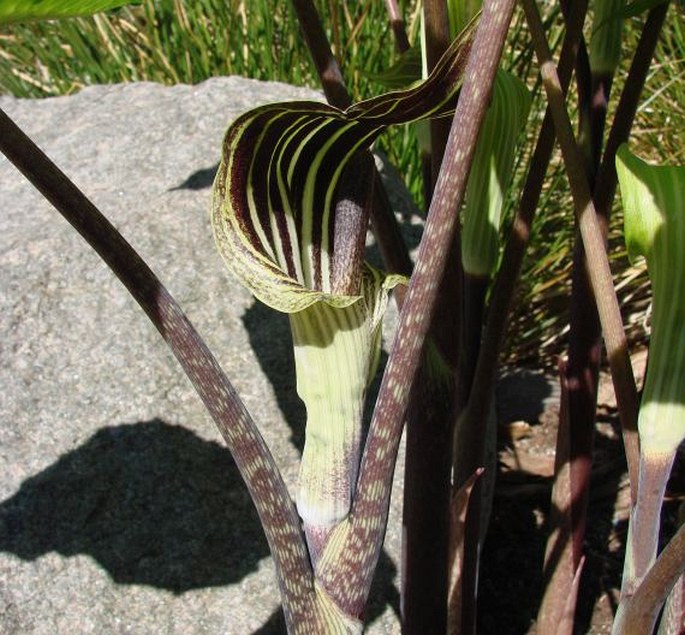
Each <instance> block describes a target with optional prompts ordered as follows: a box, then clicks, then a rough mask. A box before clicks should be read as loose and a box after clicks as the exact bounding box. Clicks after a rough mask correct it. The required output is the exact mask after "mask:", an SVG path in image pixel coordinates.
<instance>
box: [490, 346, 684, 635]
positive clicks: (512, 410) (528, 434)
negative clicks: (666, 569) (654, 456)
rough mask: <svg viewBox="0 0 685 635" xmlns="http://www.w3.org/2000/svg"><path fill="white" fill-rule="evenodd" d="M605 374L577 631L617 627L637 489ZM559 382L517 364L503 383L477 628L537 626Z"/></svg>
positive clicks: (667, 516) (528, 629)
mask: <svg viewBox="0 0 685 635" xmlns="http://www.w3.org/2000/svg"><path fill="white" fill-rule="evenodd" d="M644 358H645V356H644V354H641V355H638V356H636V358H635V359H634V366H635V369H636V375H637V376H638V379H639V380H640V379H641V377H642V372H641V371H642V368H643V367H644ZM600 381H601V385H600V391H599V400H598V401H599V409H598V423H597V427H596V435H595V446H594V457H593V477H592V486H591V493H590V500H589V505H588V521H587V530H586V537H585V544H584V555H585V565H584V569H583V573H582V578H581V583H580V589H579V597H578V603H577V609H576V632H577V633H610V632H611V624H612V621H613V616H614V613H615V610H616V606H617V603H618V597H619V591H620V583H621V574H622V568H623V557H624V551H625V540H626V532H627V525H628V516H629V504H630V490H629V484H628V477H627V473H626V465H625V458H624V453H623V443H622V440H621V433H620V426H619V422H618V415H617V411H616V403H615V398H614V395H613V388H612V385H611V380H610V378H609V377H608V375H606V374H605V373H603V374H602V377H601V380H600ZM557 384H558V382H557V381H556V380H555V379H554V378H552V377H549V376H545V375H542V374H540V373H534V372H530V373H527V372H523V373H522V372H521V371H517V372H516V373H515V374H513V375H512V376H510V377H506V378H505V379H504V380H503V381H501V382H500V385H499V388H498V395H497V400H498V404H499V412H498V419H499V424H500V425H499V449H498V475H497V479H498V480H497V485H496V488H495V495H494V501H493V509H492V514H491V518H490V524H489V528H488V534H487V538H486V541H485V544H484V546H483V551H482V560H481V574H480V587H479V616H478V629H477V632H478V633H479V634H484V635H489V634H492V635H495V634H496V635H509V634H510V635H523V634H528V633H531V634H532V633H536V632H537V631H536V628H535V619H536V614H537V611H538V609H539V606H540V601H541V597H542V592H543V575H542V570H543V560H544V553H545V545H546V540H547V532H548V527H547V517H548V512H549V505H550V503H549V501H550V492H551V486H552V480H553V472H554V453H555V444H556V432H557V428H558V423H559V389H558V385H557ZM521 404H526V405H525V407H524V406H522V405H521ZM680 458H681V460H680V461H679V462H677V464H676V468H675V470H674V475H673V478H672V479H671V483H670V485H669V494H668V498H669V500H668V501H667V503H666V505H665V509H664V523H663V525H664V527H663V530H664V534H665V537H666V536H668V535H670V534H672V532H673V531H674V530H675V527H676V516H677V509H678V505H679V503H680V502H681V501H682V500H683V498H685V497H684V496H683V492H685V478H684V477H685V469H683V468H682V464H683V463H685V461H682V456H681V457H680ZM539 635H545V634H542V633H541V634H539Z"/></svg>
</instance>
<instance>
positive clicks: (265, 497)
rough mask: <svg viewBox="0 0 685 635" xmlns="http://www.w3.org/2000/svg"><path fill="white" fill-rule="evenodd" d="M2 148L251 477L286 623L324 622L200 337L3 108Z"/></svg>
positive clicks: (302, 560) (301, 558) (301, 555)
mask: <svg viewBox="0 0 685 635" xmlns="http://www.w3.org/2000/svg"><path fill="white" fill-rule="evenodd" d="M0 150H1V151H2V152H3V153H4V154H5V156H6V157H7V158H8V159H9V160H10V161H11V162H12V163H13V164H14V165H15V166H16V167H17V168H18V169H19V171H20V172H22V174H24V176H26V178H27V179H28V180H29V181H30V182H31V183H32V185H34V186H35V187H36V189H38V191H40V193H41V194H42V195H43V196H44V197H45V198H46V199H47V200H48V201H49V202H50V203H51V204H52V205H54V206H55V207H56V208H57V210H58V211H59V212H60V213H61V214H62V215H63V216H64V217H65V218H66V219H67V220H68V221H69V223H71V225H72V226H73V227H74V229H76V231H78V232H79V234H81V236H82V237H83V238H84V239H85V240H86V242H87V243H88V244H89V245H90V246H91V247H92V248H93V249H94V250H95V251H96V252H97V253H98V255H99V256H100V257H101V258H102V259H103V260H104V261H105V262H106V263H107V265H108V266H109V267H110V269H112V271H113V272H114V273H115V275H116V276H117V278H119V280H121V282H122V283H123V284H124V286H125V287H126V289H127V290H128V291H129V292H130V293H131V295H132V296H133V297H134V298H135V300H136V301H137V302H138V304H140V306H141V307H142V309H143V310H144V311H145V313H146V315H147V316H148V318H149V319H150V321H151V322H152V323H153V324H154V326H155V327H156V328H157V330H158V331H159V333H160V334H161V336H162V338H163V339H164V341H165V342H166V343H167V344H168V345H169V347H170V348H171V350H172V351H173V353H174V355H175V356H176V359H177V360H178V361H179V363H180V364H181V366H182V368H183V370H184V371H185V372H186V374H187V375H188V377H189V378H190V380H191V382H192V383H193V386H194V387H195V389H196V390H197V392H198V394H199V395H200V398H201V399H202V401H203V403H204V404H205V406H206V407H207V410H208V411H209V413H210V415H211V416H212V418H213V419H214V422H215V424H216V426H217V428H218V429H219V432H220V433H221V435H222V437H223V438H224V440H225V441H226V445H227V446H228V448H229V450H230V451H231V454H232V456H233V458H234V459H235V462H236V465H237V466H238V469H239V470H240V473H241V475H242V477H243V479H244V480H245V483H246V485H247V488H248V490H249V492H250V495H251V497H252V500H253V501H254V503H255V506H256V507H257V511H258V512H259V516H260V519H261V522H262V527H263V528H264V533H265V534H266V537H267V540H268V542H269V547H270V549H271V552H272V554H273V557H274V562H275V565H276V571H277V575H278V580H279V585H280V589H281V597H282V600H283V610H284V613H285V617H286V623H287V624H289V625H291V626H292V625H294V624H300V623H301V624H307V623H309V624H312V623H315V622H316V619H317V618H316V612H317V610H316V606H315V590H314V583H313V572H312V568H311V564H310V562H309V557H308V554H307V551H306V546H305V543H304V536H303V534H302V531H301V529H300V521H299V518H298V516H297V511H296V510H295V507H294V505H293V503H292V501H291V499H290V495H289V494H288V490H287V488H286V485H285V482H284V481H283V479H282V477H281V474H280V472H279V471H278V468H277V466H276V463H275V462H274V459H273V457H272V455H271V453H270V452H269V449H268V447H267V446H266V444H265V442H264V440H263V438H262V436H261V435H260V433H259V430H258V429H257V426H256V424H255V423H254V421H253V420H252V418H251V416H250V414H249V412H248V411H247V409H246V408H245V406H244V404H243V403H242V401H241V400H240V398H239V396H238V394H237V393H236V391H235V389H234V388H233V386H232V385H231V383H230V381H229V380H228V378H227V377H226V376H225V374H224V373H223V371H222V370H221V368H220V367H219V364H218V362H217V361H216V359H215V358H214V357H213V355H212V354H211V352H210V351H209V349H208V348H207V346H206V344H205V343H204V341H203V340H202V339H201V337H200V335H199V334H198V333H197V331H196V330H195V329H194V327H193V326H192V324H191V323H190V322H189V321H188V319H187V318H186V316H185V315H184V314H183V312H182V311H181V308H180V307H179V306H178V304H177V303H176V301H175V300H174V298H173V297H172V296H171V294H170V293H169V292H168V291H167V289H166V288H165V287H164V286H163V285H162V283H161V282H160V281H159V280H158V278H157V277H156V276H155V274H154V273H153V272H152V271H151V269H150V268H149V267H148V266H147V264H146V263H145V262H144V261H143V260H142V259H141V258H140V256H139V255H138V254H137V253H136V251H135V250H134V249H133V248H132V247H131V246H130V245H129V244H128V242H126V240H125V239H124V238H123V237H122V236H121V234H120V233H119V232H118V231H117V230H116V229H115V228H114V226H113V225H112V224H111V223H110V222H109V221H108V220H107V219H106V218H105V217H104V216H103V215H102V214H101V213H100V211H99V210H98V209H97V208H96V207H95V206H94V205H93V203H92V202H91V201H90V200H89V199H88V198H86V196H85V195H84V194H83V193H82V192H81V191H80V190H79V189H78V188H77V187H76V186H75V185H74V184H73V183H72V182H71V181H70V180H69V179H68V177H67V176H66V175H65V174H64V173H63V172H62V171H61V170H60V169H59V168H58V167H57V166H56V165H55V164H54V163H53V162H52V161H51V160H50V159H49V158H48V157H47V156H46V155H45V154H44V153H43V152H42V151H41V150H40V149H39V148H38V147H37V146H36V145H35V144H34V143H33V141H31V139H30V138H29V137H27V136H26V135H25V134H24V133H23V132H22V131H21V130H20V129H19V128H18V127H17V126H16V124H14V123H13V122H12V121H11V119H10V118H9V117H8V116H7V115H6V114H5V113H4V112H3V111H2V110H0Z"/></svg>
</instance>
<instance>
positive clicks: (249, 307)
mask: <svg viewBox="0 0 685 635" xmlns="http://www.w3.org/2000/svg"><path fill="white" fill-rule="evenodd" d="M302 98H320V97H319V96H318V95H317V94H316V93H312V92H311V91H307V90H303V89H295V88H292V87H288V86H284V85H279V84H267V83H259V82H254V81H250V80H245V79H239V78H222V79H214V80H210V81H208V82H205V83H203V84H201V85H199V86H192V87H191V86H175V87H171V88H166V87H162V86H158V85H154V84H131V85H115V86H101V87H92V88H87V89H85V90H83V91H82V92H80V93H78V94H76V95H74V96H71V97H64V98H54V99H45V100H35V101H34V100H15V99H12V98H9V97H0V106H1V107H2V108H3V109H4V110H5V111H6V112H7V113H8V114H9V115H10V116H11V117H12V118H13V119H14V120H15V121H16V122H17V123H18V124H19V125H20V126H21V127H22V128H23V129H24V130H25V131H26V132H27V133H28V134H29V135H30V136H31V137H32V138H33V139H34V140H35V141H37V142H38V143H39V144H40V145H41V147H42V148H43V149H44V150H45V151H46V152H47V153H48V155H49V156H50V157H52V158H53V160H55V161H56V162H57V163H58V165H60V167H61V168H62V169H63V170H64V171H65V172H66V173H67V174H68V175H69V176H70V177H71V178H72V179H73V180H74V181H75V182H76V183H77V184H78V185H79V186H80V187H81V188H82V189H83V190H84V191H85V192H86V194H87V195H88V196H89V197H91V198H92V200H93V201H94V202H95V203H96V205H98V207H99V208H100V209H101V210H102V211H103V212H104V213H105V214H106V215H107V216H108V218H109V219H110V220H111V221H112V222H113V223H114V224H115V225H116V226H117V227H118V228H119V229H120V231H121V232H122V233H123V235H124V236H125V237H126V238H127V239H128V240H129V241H130V242H131V243H132V244H133V246H134V247H135V248H136V249H137V250H138V251H139V253H140V254H141V255H142V256H143V257H144V258H145V259H146V260H147V261H148V263H149V264H150V265H151V266H152V268H153V270H154V271H155V272H157V274H158V275H159V277H160V278H161V279H162V281H163V282H164V283H165V284H166V285H167V286H168V288H169V289H170V290H171V292H172V293H173V294H174V295H175V296H176V298H177V299H178V300H179V302H180V303H181V305H182V306H183V307H184V309H185V310H186V312H187V314H188V316H189V317H190V319H191V321H193V322H194V324H195V325H196V327H197V328H198V329H199V331H200V333H201V334H202V335H203V336H204V337H205V338H206V340H207V342H208V344H209V346H210V348H211V349H212V350H213V351H214V352H215V353H216V355H217V357H218V359H219V361H220V363H221V364H222V365H223V367H224V368H225V370H226V372H227V374H228V376H229V377H230V378H231V380H232V381H233V382H234V383H235V385H236V387H237V389H238V391H239V393H240V395H241V396H242V398H243V399H244V401H245V403H246V404H247V406H248V408H249V409H250V411H251V412H252V413H253V415H254V416H255V418H256V419H257V421H258V422H259V425H260V429H261V431H262V434H263V435H264V437H265V438H266V441H267V442H268V444H269V445H270V447H271V448H272V450H273V453H274V455H275V457H276V459H277V461H278V463H279V465H280V466H281V468H282V470H283V472H284V475H285V478H286V480H287V482H288V483H289V485H290V486H291V488H292V486H293V485H294V483H295V481H296V477H297V469H298V457H299V451H298V445H300V444H301V442H302V424H303V417H304V412H303V408H302V406H301V405H300V402H299V400H298V398H297V396H296V394H295V390H294V379H293V374H292V354H291V352H290V348H289V345H288V326H287V321H286V320H285V319H284V318H283V316H281V315H277V314H274V313H272V312H270V311H268V310H266V309H265V308H263V307H261V306H259V305H257V303H256V302H255V301H254V300H253V298H252V297H251V296H250V294H249V293H248V292H247V291H245V290H244V289H242V288H241V287H240V286H238V285H237V284H236V283H235V282H234V281H233V280H232V279H231V278H230V277H229V274H228V273H227V271H226V270H225V268H224V266H223V264H222V262H221V260H220V258H219V256H218V255H217V253H216V250H215V249H214V245H213V240H212V237H211V231H210V226H209V221H208V213H207V210H208V201H209V185H210V183H211V179H212V176H213V171H214V169H215V166H216V164H217V162H218V159H219V147H220V143H221V139H222V136H223V133H224V131H225V129H226V127H227V125H228V123H229V122H230V121H231V120H232V119H234V118H235V117H236V116H237V115H238V114H239V113H241V112H243V111H245V110H247V109H248V108H250V107H253V106H255V105H258V104H259V103H264V102H268V101H277V100H283V99H302ZM386 339H387V338H386ZM0 413H1V414H0V416H1V418H2V421H1V423H0V633H3V634H13V633H17V634H18V633H21V634H35V635H38V634H46V635H47V634H50V635H55V634H65V635H66V634H70V635H71V634H81V633H83V634H86V633H97V634H99V635H109V634H114V633H117V634H124V633H131V634H133V633H135V634H142V633H169V634H171V633H179V634H180V633H183V634H201V633H212V634H215V633H226V634H243V633H279V632H282V629H283V626H282V622H281V618H280V609H279V598H278V592H277V587H276V581H275V577H274V571H273V567H272V563H271V560H270V558H269V554H268V550H267V546H266V542H265V540H264V537H263V534H262V532H261V529H260V527H259V523H258V520H257V517H256V514H255V513H254V511H253V508H252V505H251V502H250V500H249V498H248V496H247V494H246V492H245V489H244V487H243V485H242V482H241V481H240V477H239V475H238V473H237V470H236V469H235V468H234V466H233V464H232V461H231V458H230V455H229V454H228V452H227V450H226V449H225V447H224V445H223V443H222V442H221V439H220V438H219V435H218V433H217V431H216V430H215V428H214V426H213V423H212V422H211V420H210V419H209V417H208V415H207V414H206V413H205V412H204V410H203V407H202V405H201V404H200V401H199V399H198V397H197V396H196V394H195V393H194V391H193V389H192V387H191V385H190V383H189V382H188V381H187V380H186V378H185V377H184V375H183V374H182V372H181V370H180V368H179V367H178V365H177V363H176V361H175V360H174V358H173V357H172V355H171V353H170V352H169V351H168V350H167V348H166V346H165V345H164V343H163V342H162V340H161V338H160V337H159V336H158V334H157V332H156V331H155V330H154V328H153V327H152V326H151V324H150V323H149V322H148V321H147V319H146V318H145V317H144V315H143V313H142V311H141V310H140V309H139V307H138V306H137V305H136V304H135V303H134V302H133V300H132V299H131V298H130V297H129V295H128V294H127V292H126V291H125V290H124V288H123V286H122V285H121V284H120V283H119V282H118V281H117V280H116V279H115V278H114V276H113V275H112V274H111V273H110V272H109V270H108V269H107V268H106V267H105V265H104V264H102V262H101V261H100V260H99V259H98V257H97V256H96V255H95V254H94V253H93V252H92V251H91V250H90V248H89V247H88V246H87V245H86V244H85V243H84V242H83V241H82V239H81V238H80V237H79V236H78V235H77V234H76V233H75V232H74V231H73V230H72V229H71V228H70V227H69V226H68V225H67V223H66V221H64V220H63V219H62V218H61V216H59V215H58V214H57V213H56V212H55V211H54V210H53V209H52V208H51V207H50V206H49V205H48V204H47V203H46V202H45V201H44V200H42V198H41V197H40V195H39V194H37V193H36V192H35V191H34V190H33V188H32V187H31V186H30V185H29V183H28V182H27V181H26V180H25V179H24V178H23V177H22V176H21V175H20V174H19V173H18V172H17V171H16V170H15V169H14V167H13V166H11V165H10V164H9V162H8V161H7V160H6V159H5V158H4V157H2V156H1V155H0ZM399 485H400V483H398V486H399ZM291 491H292V490H291ZM398 491H399V490H398ZM399 500H400V499H399V498H398V497H397V496H395V498H394V500H393V515H392V517H391V523H390V530H389V532H388V536H387V539H386V548H385V551H384V553H383V556H382V561H381V573H380V579H379V580H378V584H377V585H376V587H375V588H374V591H373V595H374V600H373V603H372V607H371V609H370V611H369V616H368V623H369V626H368V632H369V633H394V632H398V626H397V624H398V622H397V618H396V611H397V602H398V599H397V598H398V594H397V588H396V584H397V575H396V574H397V554H398V552H399V534H400V521H399V516H398V508H399Z"/></svg>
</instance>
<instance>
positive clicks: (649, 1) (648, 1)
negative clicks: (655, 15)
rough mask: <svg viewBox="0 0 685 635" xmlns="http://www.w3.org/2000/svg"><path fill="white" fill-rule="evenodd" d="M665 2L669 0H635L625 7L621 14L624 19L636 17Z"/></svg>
mask: <svg viewBox="0 0 685 635" xmlns="http://www.w3.org/2000/svg"><path fill="white" fill-rule="evenodd" d="M665 2H667V0H634V2H631V3H630V4H627V5H626V6H625V7H624V9H623V11H622V12H621V15H622V17H623V18H624V19H626V18H636V17H637V16H638V15H640V14H642V13H645V12H647V11H651V10H652V9H653V8H654V7H658V6H659V5H660V4H664V3H665Z"/></svg>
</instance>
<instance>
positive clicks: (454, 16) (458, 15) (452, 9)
mask: <svg viewBox="0 0 685 635" xmlns="http://www.w3.org/2000/svg"><path fill="white" fill-rule="evenodd" d="M482 6H483V0H447V15H448V16H449V21H450V33H451V35H452V37H454V36H455V35H456V34H457V33H459V32H461V30H462V29H463V28H464V27H466V25H467V24H468V23H469V22H470V21H471V20H472V19H473V17H474V16H475V15H476V14H477V13H478V12H479V11H480V10H481V7H482Z"/></svg>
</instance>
